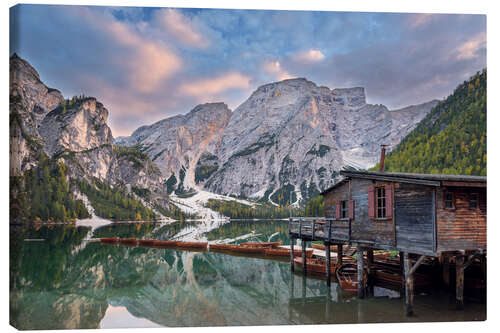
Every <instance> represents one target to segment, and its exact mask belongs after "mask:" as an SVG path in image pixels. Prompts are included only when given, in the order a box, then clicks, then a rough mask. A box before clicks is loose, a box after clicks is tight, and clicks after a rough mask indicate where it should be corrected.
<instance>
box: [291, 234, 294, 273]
mask: <svg viewBox="0 0 500 333" xmlns="http://www.w3.org/2000/svg"><path fill="white" fill-rule="evenodd" d="M293 243H295V239H294V238H293V237H291V238H290V270H291V271H292V272H293V271H294V270H295V268H294V266H293V245H294V244H293Z"/></svg>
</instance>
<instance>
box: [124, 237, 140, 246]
mask: <svg viewBox="0 0 500 333" xmlns="http://www.w3.org/2000/svg"><path fill="white" fill-rule="evenodd" d="M120 244H130V245H137V238H120Z"/></svg>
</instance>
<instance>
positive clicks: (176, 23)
mask: <svg viewBox="0 0 500 333" xmlns="http://www.w3.org/2000/svg"><path fill="white" fill-rule="evenodd" d="M154 21H155V23H156V24H158V25H159V26H160V27H162V28H163V29H165V30H167V31H168V32H169V33H170V34H171V35H172V36H173V37H175V38H176V40H178V41H179V42H181V43H183V44H185V45H189V46H194V47H198V48H205V47H207V46H208V44H209V43H208V40H207V39H206V38H204V37H203V36H202V35H201V34H200V33H199V32H198V31H196V29H195V27H194V22H193V21H192V20H190V19H189V18H187V17H186V16H184V15H183V14H182V13H181V12H180V11H178V10H175V9H171V8H168V9H161V10H158V11H156V13H155V14H154Z"/></svg>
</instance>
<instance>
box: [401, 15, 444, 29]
mask: <svg viewBox="0 0 500 333" xmlns="http://www.w3.org/2000/svg"><path fill="white" fill-rule="evenodd" d="M436 15H439V14H410V16H409V17H408V25H409V26H410V27H411V28H419V27H422V26H424V25H426V24H427V23H429V22H431V21H432V19H433V18H435V17H438V16H436Z"/></svg>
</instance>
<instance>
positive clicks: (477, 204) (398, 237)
mask: <svg viewBox="0 0 500 333" xmlns="http://www.w3.org/2000/svg"><path fill="white" fill-rule="evenodd" d="M341 175H342V176H343V177H344V178H343V180H341V181H340V182H338V183H337V184H335V185H333V186H332V187H330V188H328V189H327V190H325V191H324V192H322V193H321V195H323V197H324V201H325V217H324V218H321V219H301V218H291V219H290V225H289V236H290V238H291V240H292V242H291V243H292V247H293V243H294V240H295V239H301V241H302V242H305V244H307V242H310V241H317V240H320V241H323V242H324V244H325V247H326V251H325V254H326V261H327V263H326V264H327V269H326V272H327V273H326V274H327V281H328V284H329V283H330V269H329V267H330V246H331V245H336V246H337V258H338V261H339V264H341V261H342V246H343V245H351V246H355V247H356V249H357V253H358V255H357V266H358V296H359V297H361V298H362V297H364V295H365V288H366V286H365V285H364V280H363V276H364V275H363V274H364V273H365V269H368V274H369V273H370V264H371V263H372V262H373V250H378V249H385V250H392V251H399V253H400V260H401V266H402V267H403V281H404V292H405V298H406V299H405V302H406V312H407V315H411V314H412V313H413V295H414V292H413V290H414V274H415V272H416V271H417V269H418V267H419V266H420V265H421V264H422V262H423V261H424V260H425V259H426V258H428V257H436V258H439V260H440V262H442V263H443V262H449V260H450V259H451V260H453V261H454V262H455V265H456V302H457V307H458V308H461V307H463V293H464V270H465V269H466V268H467V267H468V266H469V265H470V264H471V263H472V262H473V261H474V260H478V258H479V259H480V260H481V262H482V263H484V265H485V261H486V177H480V176H461V175H441V174H412V173H390V172H382V171H374V172H372V171H341ZM305 247H306V246H303V247H302V249H303V258H302V263H303V265H304V266H303V272H304V273H305V272H306V270H307V267H306V260H305V259H306V258H305V253H304V249H305ZM365 256H366V262H367V263H366V264H365V260H363V257H365ZM291 260H292V269H293V251H291ZM365 265H366V267H365ZM442 267H445V265H443V266H442ZM444 269H446V268H443V270H444Z"/></svg>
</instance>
